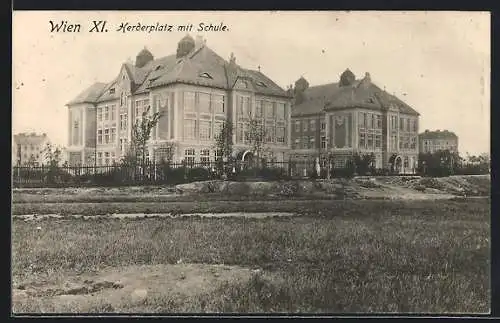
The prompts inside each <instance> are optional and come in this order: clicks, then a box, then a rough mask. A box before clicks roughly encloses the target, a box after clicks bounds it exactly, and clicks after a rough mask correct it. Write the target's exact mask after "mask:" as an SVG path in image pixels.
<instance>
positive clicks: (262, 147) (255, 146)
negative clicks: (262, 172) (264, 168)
mask: <svg viewBox="0 0 500 323" xmlns="http://www.w3.org/2000/svg"><path fill="white" fill-rule="evenodd" d="M248 115H249V122H248V130H247V133H246V138H245V139H246V141H247V142H248V144H249V145H250V151H251V152H252V154H253V155H254V156H255V157H256V160H257V167H260V165H261V159H262V158H263V157H264V154H265V152H266V151H267V150H268V149H267V147H266V138H267V136H268V133H267V131H266V128H265V126H264V122H263V121H262V120H259V119H257V118H255V117H253V116H252V114H251V113H249V114H248Z"/></svg>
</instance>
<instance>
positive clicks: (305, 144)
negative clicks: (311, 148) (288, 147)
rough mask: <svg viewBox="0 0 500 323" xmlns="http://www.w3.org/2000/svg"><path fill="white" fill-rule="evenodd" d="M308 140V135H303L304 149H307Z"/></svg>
mask: <svg viewBox="0 0 500 323" xmlns="http://www.w3.org/2000/svg"><path fill="white" fill-rule="evenodd" d="M307 144H308V140H307V137H306V136H304V137H302V149H307Z"/></svg>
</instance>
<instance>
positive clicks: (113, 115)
mask: <svg viewBox="0 0 500 323" xmlns="http://www.w3.org/2000/svg"><path fill="white" fill-rule="evenodd" d="M110 109H111V121H115V105H114V104H112V105H111V108H110Z"/></svg>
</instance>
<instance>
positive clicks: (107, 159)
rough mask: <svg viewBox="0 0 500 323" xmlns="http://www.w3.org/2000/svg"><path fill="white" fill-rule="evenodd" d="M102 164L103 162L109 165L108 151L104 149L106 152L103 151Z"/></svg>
mask: <svg viewBox="0 0 500 323" xmlns="http://www.w3.org/2000/svg"><path fill="white" fill-rule="evenodd" d="M104 164H105V165H106V166H107V165H109V152H108V151H106V152H105V153H104Z"/></svg>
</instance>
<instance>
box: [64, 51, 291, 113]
mask: <svg viewBox="0 0 500 323" xmlns="http://www.w3.org/2000/svg"><path fill="white" fill-rule="evenodd" d="M124 66H125V68H126V70H127V73H128V74H129V76H130V78H131V80H132V82H133V84H132V92H133V93H134V94H139V93H145V92H148V91H149V90H150V89H151V88H154V87H159V86H165V85H168V84H173V83H185V84H195V85H201V86H207V87H214V88H221V89H232V88H233V86H234V85H235V81H236V79H238V78H240V77H244V78H246V79H249V80H251V82H252V84H253V85H254V86H253V87H252V89H253V90H254V91H255V92H256V93H258V94H264V95H274V96H283V97H286V96H288V94H287V92H286V91H285V90H283V89H282V88H281V87H280V86H278V85H277V84H276V83H274V82H273V81H272V80H271V79H270V78H268V77H267V76H265V75H264V74H262V73H261V72H260V71H253V70H247V69H244V68H241V67H239V66H237V65H230V64H229V63H228V62H227V61H226V60H224V59H223V58H222V57H220V56H219V55H218V54H217V53H215V52H214V51H213V50H212V49H210V48H209V47H207V46H206V45H202V46H201V47H199V48H195V49H194V50H193V51H192V52H191V53H189V54H188V55H186V56H184V57H182V58H176V55H175V54H174V55H169V56H165V57H162V58H158V59H155V60H151V61H149V62H148V63H147V64H146V65H145V66H143V67H141V68H139V67H137V66H135V65H133V64H131V63H125V64H124ZM115 82H116V80H113V81H112V82H110V83H107V84H104V83H99V84H100V86H99V87H97V88H95V89H94V90H98V91H94V92H96V93H98V94H97V95H96V93H93V94H94V95H91V96H85V99H86V100H88V101H89V102H100V101H105V100H111V99H117V98H118V93H115V94H110V93H109V91H108V90H109V89H110V88H111V87H112V86H113V84H114V83H115ZM80 96H82V95H80ZM80 96H79V97H78V100H76V99H75V100H73V101H71V102H70V103H69V104H74V103H76V102H79V101H82V99H81V98H80Z"/></svg>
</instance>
